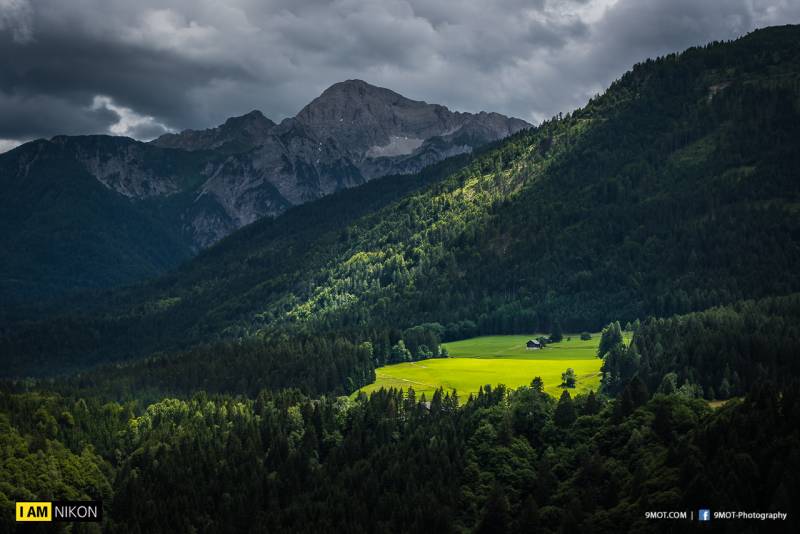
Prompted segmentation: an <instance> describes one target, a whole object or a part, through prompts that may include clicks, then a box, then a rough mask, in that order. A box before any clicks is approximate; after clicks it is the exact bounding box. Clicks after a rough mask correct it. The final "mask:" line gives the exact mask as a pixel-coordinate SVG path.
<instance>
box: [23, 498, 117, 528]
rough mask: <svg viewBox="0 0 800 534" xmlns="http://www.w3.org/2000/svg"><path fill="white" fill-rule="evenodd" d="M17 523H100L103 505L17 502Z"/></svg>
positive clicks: (94, 502)
mask: <svg viewBox="0 0 800 534" xmlns="http://www.w3.org/2000/svg"><path fill="white" fill-rule="evenodd" d="M15 509H16V516H17V521H68V522H71V523H72V522H86V521H90V522H97V523H99V522H101V521H102V520H103V503H102V502H100V501H53V502H18V503H16V505H15Z"/></svg>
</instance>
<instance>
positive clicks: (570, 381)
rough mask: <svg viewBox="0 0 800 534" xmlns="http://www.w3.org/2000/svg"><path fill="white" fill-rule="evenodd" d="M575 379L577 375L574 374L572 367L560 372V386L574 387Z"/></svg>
mask: <svg viewBox="0 0 800 534" xmlns="http://www.w3.org/2000/svg"><path fill="white" fill-rule="evenodd" d="M576 380H577V377H576V376H575V370H574V369H573V368H572V367H568V368H567V370H566V371H564V372H563V373H561V387H562V388H574V387H575V381H576Z"/></svg>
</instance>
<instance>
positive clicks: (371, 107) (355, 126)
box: [20, 80, 530, 250]
mask: <svg viewBox="0 0 800 534" xmlns="http://www.w3.org/2000/svg"><path fill="white" fill-rule="evenodd" d="M529 126H530V125H529V124H528V123H526V122H525V121H522V120H519V119H513V118H508V117H504V116H503V115H498V114H496V113H484V112H481V113H478V114H470V113H458V112H452V111H450V110H448V109H447V108H446V107H444V106H439V105H435V104H427V103H425V102H419V101H415V100H410V99H408V98H405V97H403V96H401V95H399V94H397V93H395V92H394V91H390V90H389V89H383V88H380V87H375V86H372V85H369V84H367V83H365V82H363V81H360V80H349V81H345V82H341V83H337V84H335V85H333V86H331V87H330V88H328V89H327V90H325V91H324V92H323V93H322V94H321V95H320V96H319V97H317V98H316V99H314V100H313V101H312V102H311V103H309V104H308V105H307V106H306V107H304V108H303V109H302V110H301V111H300V112H299V113H298V114H297V116H295V117H293V118H289V119H285V120H283V121H282V122H281V123H280V124H275V123H274V122H273V121H271V120H269V119H268V118H266V117H265V116H264V115H262V114H261V112H259V111H252V112H250V113H248V114H246V115H243V116H241V117H233V118H230V119H228V120H227V121H226V122H225V123H224V124H222V125H220V126H218V127H216V128H210V129H207V130H186V131H184V132H181V133H177V134H166V135H163V136H161V137H159V138H158V139H156V140H155V141H152V142H150V143H142V142H139V141H135V140H133V139H129V138H123V137H111V136H76V137H68V136H58V137H54V138H53V139H51V140H50V141H40V142H39V143H42V145H41V147H40V148H41V150H48V151H56V152H58V153H59V154H62V155H64V156H66V157H68V158H70V160H73V161H76V162H77V163H78V164H79V165H80V166H81V168H83V169H84V170H85V171H86V172H88V173H89V174H90V175H91V176H93V177H94V178H95V179H96V180H97V181H98V182H100V183H101V184H103V185H104V186H105V187H106V188H108V189H110V190H112V191H114V192H116V193H118V194H120V195H122V196H124V197H126V198H127V199H129V200H130V201H131V202H134V203H137V202H145V203H147V205H148V206H152V205H154V203H161V204H163V206H164V207H163V208H159V210H160V211H159V217H161V219H162V220H164V221H165V223H166V224H169V225H171V226H174V227H175V228H176V229H177V230H176V232H178V233H179V234H182V235H184V236H185V237H186V239H187V240H188V245H189V246H190V247H191V248H192V249H193V250H198V249H201V248H204V247H206V246H209V245H211V244H213V243H214V242H216V241H218V240H219V239H221V238H223V237H225V236H226V235H228V234H229V233H231V232H233V231H234V230H236V229H238V228H241V227H242V226H244V225H247V224H250V223H252V222H254V221H256V220H258V219H260V218H262V217H265V216H274V215H278V214H280V213H282V212H283V211H285V210H286V209H287V208H289V207H291V206H294V205H297V204H302V203H304V202H308V201H311V200H315V199H318V198H320V197H322V196H324V195H328V194H331V193H333V192H335V191H339V190H341V189H344V188H348V187H354V186H358V185H361V184H363V183H365V182H366V181H368V180H371V179H373V178H377V177H380V176H386V175H390V174H409V173H414V172H417V171H419V170H420V169H422V168H423V167H425V166H427V165H430V164H432V163H435V162H437V161H440V160H442V159H444V158H446V157H449V156H452V155H456V154H460V153H464V152H469V151H471V150H472V149H473V148H475V147H478V146H480V145H483V144H485V143H488V142H491V141H495V140H497V139H501V138H503V137H506V136H508V135H511V134H513V133H515V132H517V131H519V130H521V129H523V128H527V127H529ZM30 152H31V154H36V153H37V152H36V151H30ZM26 153H27V152H26ZM33 157H35V156H33ZM20 170H21V171H22V170H23V169H20Z"/></svg>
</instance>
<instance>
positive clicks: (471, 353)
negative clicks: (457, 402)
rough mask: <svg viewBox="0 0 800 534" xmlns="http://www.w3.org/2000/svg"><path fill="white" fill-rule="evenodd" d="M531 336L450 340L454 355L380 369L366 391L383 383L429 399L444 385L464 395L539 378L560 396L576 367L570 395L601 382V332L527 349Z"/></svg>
mask: <svg viewBox="0 0 800 534" xmlns="http://www.w3.org/2000/svg"><path fill="white" fill-rule="evenodd" d="M531 337H532V336H530V335H528V336H484V337H477V338H472V339H466V340H463V341H456V342H453V343H446V344H445V345H446V347H447V350H448V351H449V352H450V358H445V359H433V360H424V361H419V362H410V363H400V364H396V365H387V366H386V367H382V368H380V369H377V370H376V374H377V380H376V381H375V382H374V383H373V384H369V385H367V386H365V387H363V388H362V389H361V391H364V392H366V393H369V392H371V391H375V390H377V389H380V388H382V387H385V388H389V387H395V388H403V389H408V387H410V386H413V387H414V390H415V391H416V392H417V395H418V396H419V395H421V394H422V393H425V394H426V396H427V397H428V398H430V396H431V395H432V394H433V392H434V390H436V389H437V388H439V387H444V388H445V389H455V390H457V391H458V394H459V396H461V397H462V399H466V398H467V397H468V396H469V394H470V393H477V391H478V389H479V388H480V387H481V386H482V385H485V384H492V385H496V384H505V385H506V386H508V387H509V388H517V387H519V386H523V385H528V384H530V382H531V380H532V379H533V378H534V377H535V376H540V377H542V380H544V385H545V391H547V392H548V393H550V394H551V395H560V394H561V388H560V387H559V385H560V384H561V373H563V372H564V371H565V370H566V368H567V367H572V368H573V369H574V370H575V374H576V375H577V376H578V383H577V386H576V387H575V388H574V389H570V393H573V394H576V393H583V392H586V391H588V390H590V389H594V390H597V389H598V387H599V386H600V365H601V363H602V362H601V361H600V359H598V358H597V356H596V354H597V344H598V343H599V342H600V336H599V334H593V335H592V339H590V340H588V341H581V340H580V339H579V336H578V335H572V336H571V337H572V339H571V340H569V341H567V340H566V336H565V338H564V341H562V342H561V343H554V344H552V345H548V346H547V348H545V349H543V350H528V349H527V348H526V347H525V343H526V342H527V341H528V340H529V339H531Z"/></svg>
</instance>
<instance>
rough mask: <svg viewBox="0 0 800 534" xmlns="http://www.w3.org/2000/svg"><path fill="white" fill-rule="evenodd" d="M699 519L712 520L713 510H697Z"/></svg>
mask: <svg viewBox="0 0 800 534" xmlns="http://www.w3.org/2000/svg"><path fill="white" fill-rule="evenodd" d="M697 519H698V520H699V521H711V510H708V509H706V508H701V509H700V510H698V512H697Z"/></svg>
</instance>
